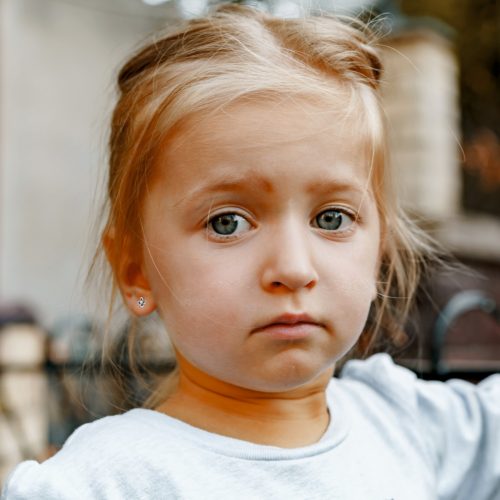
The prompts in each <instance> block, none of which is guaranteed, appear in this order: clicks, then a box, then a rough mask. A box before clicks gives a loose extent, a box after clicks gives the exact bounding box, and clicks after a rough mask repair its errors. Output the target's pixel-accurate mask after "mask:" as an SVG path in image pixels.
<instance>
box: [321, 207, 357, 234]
mask: <svg viewBox="0 0 500 500" xmlns="http://www.w3.org/2000/svg"><path fill="white" fill-rule="evenodd" d="M353 222H354V215H351V214H349V213H347V212H345V211H343V210H338V209H328V210H324V211H323V212H321V213H319V214H318V215H317V216H316V217H315V218H314V223H315V225H316V226H317V227H319V228H320V229H324V230H325V231H336V232H342V231H345V230H346V229H348V228H349V226H351V224H353Z"/></svg>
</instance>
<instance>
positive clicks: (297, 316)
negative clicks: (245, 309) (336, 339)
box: [257, 313, 321, 330]
mask: <svg viewBox="0 0 500 500" xmlns="http://www.w3.org/2000/svg"><path fill="white" fill-rule="evenodd" d="M298 323H310V324H313V325H321V323H319V322H318V321H316V320H315V319H314V318H313V317H312V316H309V314H306V313H285V314H280V315H279V316H277V317H276V318H273V319H272V320H271V321H269V322H267V323H265V324H263V325H261V326H260V327H258V328H257V330H260V329H262V328H266V327H268V326H271V325H296V324H298Z"/></svg>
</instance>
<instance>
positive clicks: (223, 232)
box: [207, 213, 251, 237]
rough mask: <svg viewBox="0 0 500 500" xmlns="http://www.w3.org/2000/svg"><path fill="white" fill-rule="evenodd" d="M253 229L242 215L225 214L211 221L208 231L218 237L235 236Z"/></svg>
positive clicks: (216, 216)
mask: <svg viewBox="0 0 500 500" xmlns="http://www.w3.org/2000/svg"><path fill="white" fill-rule="evenodd" d="M250 228H251V225H250V223H249V222H248V221H247V220H246V219H245V218H244V217H243V216H241V215H238V214H235V213H225V214H219V215H215V216H214V217H212V218H211V219H209V221H208V224H207V229H208V230H210V231H211V232H213V233H215V234H216V235H218V236H223V237H224V236H235V235H237V234H240V233H242V232H245V231H248V230H249V229H250Z"/></svg>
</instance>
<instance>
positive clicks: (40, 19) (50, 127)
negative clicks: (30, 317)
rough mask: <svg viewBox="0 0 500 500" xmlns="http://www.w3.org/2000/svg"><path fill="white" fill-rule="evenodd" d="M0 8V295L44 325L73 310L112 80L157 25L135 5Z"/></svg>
mask: <svg viewBox="0 0 500 500" xmlns="http://www.w3.org/2000/svg"><path fill="white" fill-rule="evenodd" d="M0 9H1V12H0V23H1V24H0V36H1V39H0V50H1V52H0V99H1V100H0V189H1V190H0V298H1V299H2V300H4V301H5V300H7V301H9V302H10V301H23V302H28V303H29V304H32V305H33V306H35V308H36V309H35V310H36V311H37V312H38V314H39V315H40V318H41V319H42V321H43V322H52V320H53V319H54V318H55V317H57V316H59V315H61V314H67V313H69V312H71V311H73V310H79V309H80V308H81V306H82V296H83V290H82V288H83V287H82V282H83V278H84V276H85V273H86V270H87V269H86V268H87V263H88V262H89V257H88V256H89V255H91V253H92V251H93V248H92V247H93V242H94V241H95V239H89V236H88V232H89V228H90V221H91V217H92V215H93V212H92V211H91V207H92V206H94V205H93V204H94V203H95V202H94V191H95V188H96V179H97V178H98V177H99V175H98V170H99V169H100V168H101V167H102V166H103V164H104V162H105V158H104V151H105V143H106V125H107V120H108V114H109V110H110V109H111V105H112V102H113V96H114V82H113V77H114V75H115V74H116V71H117V68H118V66H119V64H120V62H121V61H123V60H124V57H125V56H126V55H127V54H128V53H129V52H130V50H131V49H132V47H134V46H135V45H136V44H137V43H138V41H140V40H141V39H143V38H144V37H145V36H146V35H147V34H148V33H150V32H151V31H153V30H155V29H156V28H158V26H159V25H161V24H162V23H163V21H162V19H161V17H158V15H157V14H155V13H154V11H155V9H151V8H148V7H146V6H144V5H142V4H141V2H139V1H137V0H114V1H111V0H106V1H104V0H103V1H93V0H85V1H83V0H74V1H61V0H0ZM100 178H101V179H102V175H101V176H100ZM101 184H102V181H101ZM54 199H57V200H58V201H57V203H54Z"/></svg>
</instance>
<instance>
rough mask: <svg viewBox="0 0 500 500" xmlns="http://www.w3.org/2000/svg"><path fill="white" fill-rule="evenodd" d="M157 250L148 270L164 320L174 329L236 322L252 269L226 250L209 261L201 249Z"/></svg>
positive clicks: (216, 325) (201, 327)
mask: <svg viewBox="0 0 500 500" xmlns="http://www.w3.org/2000/svg"><path fill="white" fill-rule="evenodd" d="M183 250H184V251H182V252H181V251H176V252H174V251H172V252H170V253H168V254H167V253H166V252H161V251H160V252H154V253H152V254H151V258H150V259H149V263H148V264H147V271H148V273H149V276H150V284H151V288H152V290H153V295H154V297H155V300H156V302H157V305H158V309H159V312H160V315H161V317H162V319H163V320H164V321H165V324H166V326H167V328H168V329H169V330H170V331H172V333H173V331H174V330H175V331H182V330H186V329H187V331H190V332H198V331H201V330H204V329H205V330H206V329H207V327H208V328H209V329H211V330H217V329H218V327H220V326H222V325H227V324H231V323H234V322H235V321H236V320H237V318H238V315H239V311H238V307H237V304H244V303H245V302H246V301H245V297H244V296H243V295H244V290H245V289H248V288H249V286H245V284H248V280H249V279H250V274H251V273H250V270H249V269H248V266H242V265H241V263H240V262H238V261H237V262H234V261H233V260H229V261H228V259H226V258H225V257H224V255H223V253H222V252H219V254H220V255H216V256H215V258H214V256H212V259H209V260H207V258H206V256H204V255H201V256H200V253H199V250H198V252H190V251H189V247H184V249H183Z"/></svg>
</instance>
